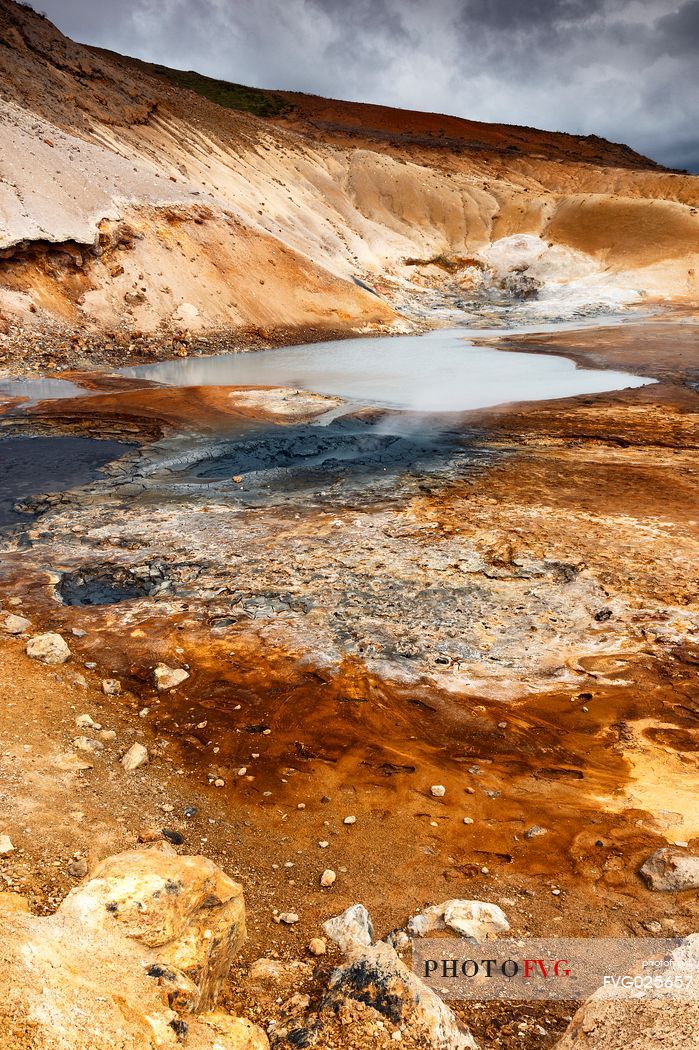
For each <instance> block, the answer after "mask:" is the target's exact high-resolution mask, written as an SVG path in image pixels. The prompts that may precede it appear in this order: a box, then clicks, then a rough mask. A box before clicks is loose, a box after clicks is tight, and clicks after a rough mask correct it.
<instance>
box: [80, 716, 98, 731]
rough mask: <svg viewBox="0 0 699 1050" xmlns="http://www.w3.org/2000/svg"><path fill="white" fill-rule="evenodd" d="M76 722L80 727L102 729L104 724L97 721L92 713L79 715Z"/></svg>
mask: <svg viewBox="0 0 699 1050" xmlns="http://www.w3.org/2000/svg"><path fill="white" fill-rule="evenodd" d="M75 724H76V726H77V727H78V729H101V728H102V726H101V725H100V723H99V722H95V721H94V719H93V718H92V716H91V715H88V714H85V715H78V717H77V718H76V719H75Z"/></svg>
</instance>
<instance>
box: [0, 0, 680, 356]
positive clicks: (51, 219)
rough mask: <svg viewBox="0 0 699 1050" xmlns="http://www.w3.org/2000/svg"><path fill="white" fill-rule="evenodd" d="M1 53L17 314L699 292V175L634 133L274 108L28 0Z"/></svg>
mask: <svg viewBox="0 0 699 1050" xmlns="http://www.w3.org/2000/svg"><path fill="white" fill-rule="evenodd" d="M0 67H1V68H2V69H3V76H2V80H0V97H1V98H2V110H1V116H0V156H1V157H2V176H3V177H2V180H1V181H0V311H1V312H2V314H4V316H5V321H4V328H5V329H6V330H7V331H12V330H13V326H14V325H15V324H19V325H21V326H23V325H27V324H29V325H39V326H40V327H42V330H44V329H45V327H46V325H47V324H49V325H50V324H52V323H53V322H54V321H55V320H59V321H60V322H61V323H62V324H63V325H64V326H66V325H67V326H68V329H69V330H72V329H74V328H77V327H79V328H80V329H82V330H88V331H90V330H93V331H95V332H99V331H103V330H104V329H105V328H107V329H111V328H114V327H122V328H124V329H125V330H129V331H134V330H136V331H137V332H142V333H146V334H149V333H150V334H151V335H152V336H153V337H156V336H157V337H162V339H163V341H165V342H166V343H167V345H170V346H171V345H172V342H171V340H172V338H173V336H174V338H175V340H177V339H178V338H179V339H180V340H182V341H183V342H185V343H186V341H187V339H188V338H190V337H191V335H192V334H193V333H195V334H196V333H207V332H208V333H211V332H214V331H219V332H221V331H222V332H224V333H226V335H228V336H235V335H239V336H241V337H243V336H245V335H247V336H248V337H249V336H250V334H251V333H252V334H253V335H255V334H258V335H259V334H261V335H262V336H269V337H271V338H274V334H275V333H281V332H282V331H283V332H286V333H288V331H289V330H290V329H300V330H303V329H309V328H310V329H314V328H315V329H325V330H329V329H332V330H335V331H358V330H367V329H371V328H379V329H382V328H386V327H391V326H392V327H394V328H396V327H398V328H400V327H405V324H406V320H405V318H401V317H400V316H399V312H403V313H404V312H405V310H406V308H407V309H408V312H409V313H412V316H413V317H415V316H416V315H419V310H417V311H416V309H415V303H416V302H417V303H418V304H419V303H420V302H421V301H424V298H425V295H434V290H435V289H438V290H439V292H440V294H444V292H445V290H447V291H448V292H449V293H450V295H451V299H450V300H449V299H448V297H447V300H445V301H449V302H450V303H451V305H453V304H454V302H456V303H457V305H458V303H459V302H460V300H459V298H458V297H459V296H463V295H466V296H467V297H468V295H470V294H473V293H474V292H477V291H478V290H479V289H482V288H483V287H488V286H490V285H498V284H499V283H501V282H502V281H503V279H506V278H507V277H508V274H511V272H512V270H513V268H515V273H516V274H522V273H524V274H526V275H527V276H530V277H531V278H532V280H533V281H534V282H535V284H536V286H537V287H539V288H540V289H542V290H543V294H544V296H546V295H549V296H551V295H552V296H554V297H558V298H560V296H561V294H562V292H563V293H564V292H566V291H569V290H570V289H572V288H574V289H577V291H576V292H575V294H576V296H577V300H580V301H585V302H591V303H595V302H598V301H599V302H600V303H601V304H605V303H607V304H609V303H612V304H616V303H618V302H623V301H634V300H636V299H638V298H639V297H640V296H641V295H644V294H645V295H647V296H650V297H664V298H672V299H674V300H677V299H680V300H689V301H695V300H696V296H697V278H696V269H697V267H696V264H697V253H698V251H699V219H698V218H697V214H696V207H695V205H696V204H697V201H698V199H699V193H698V191H697V179H696V178H693V177H690V176H685V175H682V174H678V173H674V172H668V171H665V170H663V169H662V168H659V167H658V166H657V165H656V164H654V163H653V162H652V161H649V160H647V159H646V158H643V157H640V156H639V155H637V154H635V153H633V151H631V150H630V149H629V148H628V147H625V146H618V145H614V144H611V143H607V142H605V141H604V140H601V139H598V138H596V137H588V138H581V137H579V136H571V135H563V134H554V133H548V132H541V131H535V130H533V129H529V128H517V127H508V126H498V125H485V124H478V123H476V122H473V121H465V120H459V119H457V118H453V117H442V116H438V115H430V114H420V113H406V112H401V111H398V110H391V109H385V108H382V107H378V106H364V105H358V104H353V103H343V102H333V101H330V100H326V99H318V98H313V97H310V96H300V95H293V94H286V95H285V94H283V93H274V94H267V95H265V96H264V98H263V100H262V101H263V103H265V104H264V105H262V106H259V107H257V108H258V109H260V110H261V111H262V112H264V111H266V110H267V111H270V112H271V113H272V115H271V116H267V117H262V118H261V117H257V116H254V115H253V114H252V113H249V112H241V111H237V110H235V109H231V108H228V107H227V104H224V105H219V104H217V103H216V102H214V101H210V100H209V98H205V97H203V95H202V94H201V93H199V91H200V89H201V84H200V85H199V87H198V91H197V92H195V91H192V90H189V89H188V88H186V87H180V86H178V84H179V83H181V82H182V76H183V75H182V74H175V73H174V71H169V74H168V71H163V70H162V68H160V67H155V66H149V65H147V64H146V63H141V62H137V61H135V60H132V59H124V58H121V57H120V56H117V55H112V54H110V53H108V52H103V51H99V50H97V49H91V48H88V47H85V46H83V45H79V44H75V43H73V42H72V41H70V40H68V39H67V38H65V37H64V36H62V34H61V33H60V32H58V30H56V29H55V27H54V26H52V25H51V23H50V22H48V21H47V20H46V19H45V18H42V17H41V16H39V15H37V14H35V13H34V12H32V11H30V10H28V9H25V8H22V7H20V6H18V5H16V4H14V3H12V2H11V0H0ZM184 76H185V77H186V75H184ZM173 78H174V79H175V80H178V83H177V84H176V83H174V81H173ZM178 78H179V79H178ZM198 79H199V81H201V79H202V78H198ZM190 81H192V82H194V83H196V82H197V78H196V77H194V78H190ZM190 81H186V82H190ZM212 84H213V85H214V86H215V85H216V84H217V82H208V84H205V85H204V90H205V91H206V92H207V93H208V94H210V95H212V97H220V96H219V95H216V94H215V93H212V91H211V90H210V87H211V85H212ZM225 87H226V86H225V85H224V88H225ZM216 90H217V91H218V90H219V89H218V88H217V89H216ZM266 100H271V103H270V104H269V105H268V104H266ZM224 101H225V100H224ZM244 104H247V103H244ZM253 108H255V107H254V105H253ZM434 260H437V262H438V264H437V265H434ZM431 261H432V262H431ZM358 281H361V282H363V284H364V285H368V286H370V288H374V289H376V290H378V291H379V292H380V294H379V295H377V294H372V291H371V290H369V289H367V288H365V287H363V286H361V285H360V284H358V283H357V282H358ZM577 300H576V301H577ZM1 325H2V323H1V322H0V326H1ZM260 330H261V331H260ZM63 331H64V332H65V327H64V329H63ZM277 339H279V335H277Z"/></svg>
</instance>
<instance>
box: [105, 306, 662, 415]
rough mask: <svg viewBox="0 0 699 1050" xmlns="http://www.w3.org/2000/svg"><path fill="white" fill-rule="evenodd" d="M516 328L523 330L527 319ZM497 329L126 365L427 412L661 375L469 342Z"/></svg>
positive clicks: (176, 377)
mask: <svg viewBox="0 0 699 1050" xmlns="http://www.w3.org/2000/svg"><path fill="white" fill-rule="evenodd" d="M558 327H561V326H558ZM566 327H571V328H575V327H580V325H579V324H578V325H569V326H566ZM533 330H535V331H541V330H542V328H541V327H540V328H537V329H533ZM548 330H550V327H549V329H548ZM517 331H518V332H519V333H520V334H521V333H522V332H524V331H526V329H517ZM490 334H493V335H497V336H499V337H502V336H503V335H505V334H507V333H505V332H503V331H502V330H500V331H497V330H496V331H494V332H492V333H491V332H489V331H487V330H483V329H480V330H466V329H448V330H439V331H436V332H429V333H427V334H425V335H407V336H397V337H395V338H387V337H385V336H384V337H372V338H363V339H347V340H330V341H327V342H321V343H311V344H306V345H301V346H291V347H286V348H284V349H281V350H266V351H257V352H250V353H239V354H221V355H218V356H216V357H199V358H189V359H184V360H183V359H179V360H177V361H164V362H160V363H157V364H153V365H143V366H141V367H136V368H127V369H124V370H123V373H124V374H125V375H129V376H140V377H143V378H147V379H150V380H155V381H157V382H160V383H165V384H167V385H170V386H200V385H201V386H246V385H249V386H285V387H294V388H300V389H303V390H310V391H313V392H315V393H319V394H331V395H335V396H339V397H343V398H346V399H349V400H352V401H357V402H363V403H366V404H376V405H385V406H390V407H393V408H403V409H412V410H414V411H423V412H458V411H466V410H468V409H476V408H485V407H487V406H489V405H500V404H505V403H507V402H510V401H543V400H547V399H549V398H560V397H571V396H573V395H575V394H592V393H599V392H601V391H605V390H619V389H623V388H625V387H638V386H644V385H645V384H647V383H652V382H654V380H652V379H644V378H641V377H640V376H634V375H630V374H629V373H626V372H615V371H611V370H601V369H583V368H577V367H576V365H575V364H574V362H573V361H570V360H569V359H568V358H565V357H556V356H553V355H549V354H546V355H544V354H525V353H513V352H509V351H504V350H495V349H493V348H491V347H486V346H475V345H474V344H473V342H471V337H478V336H480V337H483V336H487V335H490Z"/></svg>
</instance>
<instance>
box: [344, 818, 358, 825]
mask: <svg viewBox="0 0 699 1050" xmlns="http://www.w3.org/2000/svg"><path fill="white" fill-rule="evenodd" d="M342 823H343V824H356V823H357V818H356V817H345V819H344V820H343V821H342Z"/></svg>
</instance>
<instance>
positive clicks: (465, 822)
mask: <svg viewBox="0 0 699 1050" xmlns="http://www.w3.org/2000/svg"><path fill="white" fill-rule="evenodd" d="M464 824H473V817H464Z"/></svg>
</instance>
